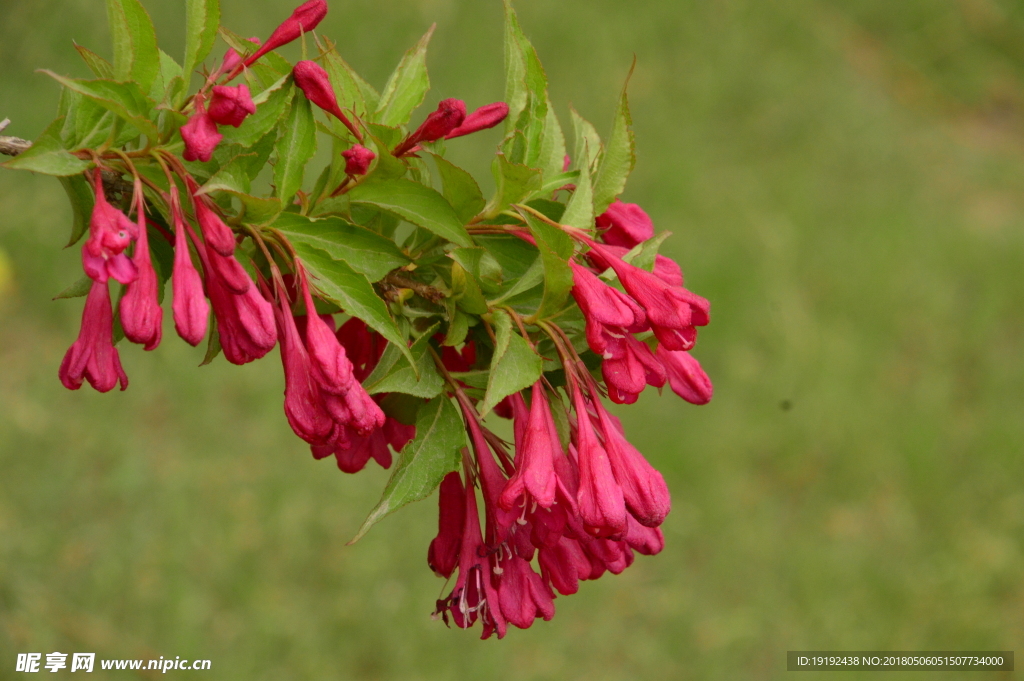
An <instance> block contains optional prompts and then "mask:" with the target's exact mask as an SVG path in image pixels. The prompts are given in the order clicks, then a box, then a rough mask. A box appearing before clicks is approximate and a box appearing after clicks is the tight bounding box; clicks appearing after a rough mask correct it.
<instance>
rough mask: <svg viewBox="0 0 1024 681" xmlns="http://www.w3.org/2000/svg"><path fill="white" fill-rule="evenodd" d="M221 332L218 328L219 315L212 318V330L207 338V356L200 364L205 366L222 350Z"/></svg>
mask: <svg viewBox="0 0 1024 681" xmlns="http://www.w3.org/2000/svg"><path fill="white" fill-rule="evenodd" d="M221 349H222V348H221V344H220V332H219V331H218V330H217V315H213V316H212V318H211V319H210V332H209V335H208V336H207V340H206V356H204V357H203V361H202V362H201V363H200V364H199V366H201V367H204V366H206V365H207V364H209V363H210V362H212V361H213V360H215V359H216V358H217V355H219V354H220V352H221Z"/></svg>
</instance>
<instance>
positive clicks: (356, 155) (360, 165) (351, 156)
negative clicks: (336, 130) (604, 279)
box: [341, 144, 377, 175]
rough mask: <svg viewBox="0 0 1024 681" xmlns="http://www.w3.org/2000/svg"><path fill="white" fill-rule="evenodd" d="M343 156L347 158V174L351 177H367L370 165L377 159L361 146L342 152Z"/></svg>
mask: <svg viewBox="0 0 1024 681" xmlns="http://www.w3.org/2000/svg"><path fill="white" fill-rule="evenodd" d="M341 155H342V156H344V157H345V172H346V173H347V174H349V175H365V174H366V171H367V170H369V169H370V163H372V162H373V159H375V158H377V155H376V154H375V153H373V152H372V151H370V150H369V149H367V148H366V147H364V146H362V145H361V144H357V145H356V146H354V147H352V148H351V149H348V150H346V151H343V152H341Z"/></svg>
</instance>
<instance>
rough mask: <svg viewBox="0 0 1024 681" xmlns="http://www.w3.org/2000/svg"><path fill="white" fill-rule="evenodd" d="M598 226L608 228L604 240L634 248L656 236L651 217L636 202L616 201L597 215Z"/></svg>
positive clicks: (607, 242)
mask: <svg viewBox="0 0 1024 681" xmlns="http://www.w3.org/2000/svg"><path fill="white" fill-rule="evenodd" d="M597 226H598V227H600V228H601V229H604V230H606V231H605V233H604V237H603V239H604V242H605V243H606V244H611V245H613V246H623V247H625V248H633V246H636V245H637V244H638V243H640V242H641V241H647V240H648V239H651V238H653V237H654V223H653V222H652V221H651V217H650V216H649V215H648V214H647V213H646V212H644V209H643V208H641V207H640V206H638V205H637V204H635V203H623V202H622V201H616V202H615V203H613V204H612V205H610V206H608V210H606V211H605V212H604V213H602V214H601V215H599V216H597Z"/></svg>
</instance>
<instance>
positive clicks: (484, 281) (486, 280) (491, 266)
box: [448, 246, 502, 293]
mask: <svg viewBox="0 0 1024 681" xmlns="http://www.w3.org/2000/svg"><path fill="white" fill-rule="evenodd" d="M448 257H449V258H451V259H452V260H454V261H455V262H457V263H459V264H460V265H462V267H464V268H465V269H466V271H467V272H469V273H470V274H472V275H473V276H474V277H475V278H476V279H477V280H478V281H479V282H480V284H481V287H482V288H483V289H484V290H485V291H487V292H489V293H495V292H496V291H497V290H498V288H499V287H500V286H501V279H502V272H501V265H500V264H499V263H498V261H497V260H495V259H494V256H493V255H491V254H490V253H488V252H487V249H485V248H481V247H480V246H476V247H474V248H456V249H454V250H453V251H451V252H450V253H449V254H448Z"/></svg>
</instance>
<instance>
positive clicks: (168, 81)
mask: <svg viewBox="0 0 1024 681" xmlns="http://www.w3.org/2000/svg"><path fill="white" fill-rule="evenodd" d="M181 74H182V71H181V64H179V63H178V62H176V61H174V58H173V57H172V56H171V55H169V54H167V53H166V52H164V51H163V50H160V71H159V73H158V74H157V77H156V80H154V81H153V89H152V90H150V93H149V96H150V98H152V99H153V101H156V102H170V101H171V100H172V99H173V98H174V94H175V90H176V89H177V88H178V87H180V86H179V85H178V83H182V84H183V81H182V77H181Z"/></svg>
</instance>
